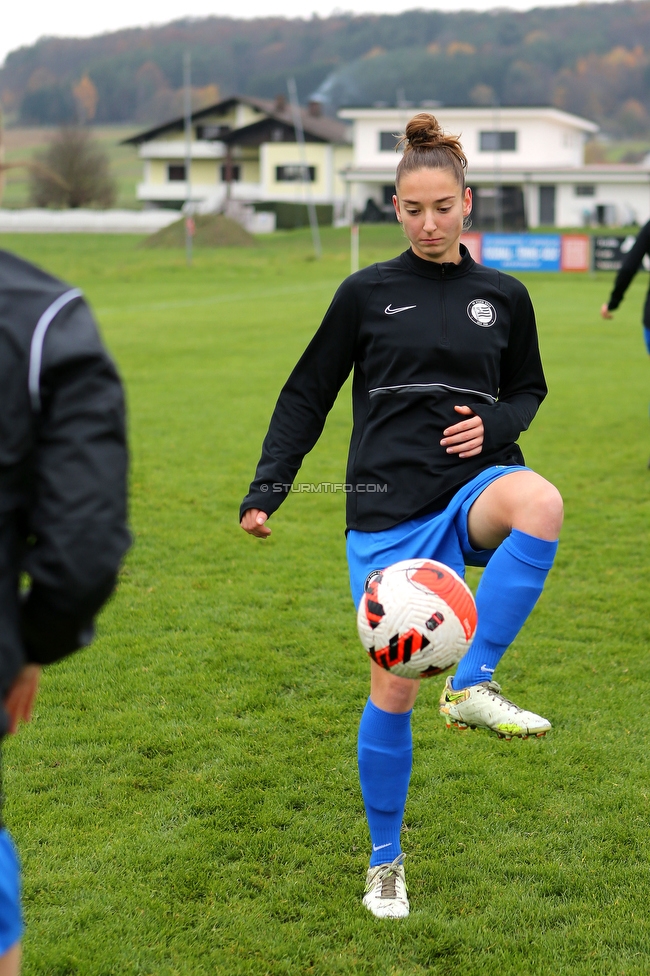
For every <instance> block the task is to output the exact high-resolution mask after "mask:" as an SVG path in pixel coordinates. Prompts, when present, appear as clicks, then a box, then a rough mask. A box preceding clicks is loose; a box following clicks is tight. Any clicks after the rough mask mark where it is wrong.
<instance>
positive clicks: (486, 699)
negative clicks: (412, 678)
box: [440, 677, 551, 739]
mask: <svg viewBox="0 0 650 976" xmlns="http://www.w3.org/2000/svg"><path fill="white" fill-rule="evenodd" d="M451 681H452V679H451V677H449V678H447V681H446V684H445V687H444V691H443V693H442V696H441V698H440V714H441V715H442V716H444V719H445V722H446V723H447V728H448V729H450V728H451V727H452V725H453V726H454V727H455V728H457V729H467V728H470V729H488V730H489V731H490V732H496V734H497V735H498V736H499V737H500V738H501V739H512V737H513V736H517V737H518V738H520V739H527V738H528V736H529V735H536V736H542V735H546V733H547V732H548V731H549V729H550V728H551V723H550V722H549V721H548V719H545V718H542V716H541V715H535V713H534V712H527V711H526V710H525V709H523V708H519V706H518V705H515V703H514V702H511V701H509V700H508V699H507V698H504V697H503V695H502V694H501V685H499V684H497V682H496V681H483V682H481V684H480V685H471V686H470V687H469V688H461V690H460V691H454V689H453V688H452V685H451Z"/></svg>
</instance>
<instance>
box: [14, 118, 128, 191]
mask: <svg viewBox="0 0 650 976" xmlns="http://www.w3.org/2000/svg"><path fill="white" fill-rule="evenodd" d="M36 162H37V163H39V164H40V166H39V167H38V168H35V169H32V170H31V171H30V197H31V200H32V203H33V204H35V206H37V207H62V208H63V207H84V206H88V205H90V204H96V205H98V206H100V207H110V206H111V205H112V203H113V202H114V200H115V183H114V180H113V178H112V176H111V174H110V169H109V162H108V157H107V155H106V153H105V152H104V151H103V150H102V149H101V148H100V147H99V146H98V145H97V143H96V142H95V141H94V140H93V139H92V138H91V136H90V134H89V133H88V132H87V130H85V129H80V128H63V129H60V130H59V132H58V133H57V134H56V135H55V136H54V138H53V139H52V141H51V142H50V144H49V146H48V148H47V149H46V150H45V151H44V152H42V153H40V154H39V155H37V156H36Z"/></svg>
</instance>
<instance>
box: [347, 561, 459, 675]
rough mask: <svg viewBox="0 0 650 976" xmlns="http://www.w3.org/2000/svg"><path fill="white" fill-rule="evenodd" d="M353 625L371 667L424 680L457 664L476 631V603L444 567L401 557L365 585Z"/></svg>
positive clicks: (456, 578)
mask: <svg viewBox="0 0 650 976" xmlns="http://www.w3.org/2000/svg"><path fill="white" fill-rule="evenodd" d="M357 626H358V628H359V637H360V638H361V643H362V644H363V646H364V647H365V649H366V650H367V651H368V654H369V655H370V657H371V658H372V659H373V661H374V662H375V663H376V664H379V665H380V666H381V667H382V668H385V669H386V670H387V671H391V672H392V674H396V675H399V676H400V677H402V678H425V677H430V676H431V675H434V674H440V673H441V672H442V671H446V670H447V668H451V667H453V666H454V665H455V664H457V663H458V661H460V659H461V657H462V656H463V654H464V653H465V651H466V650H467V648H468V647H469V645H470V643H471V641H472V638H473V636H474V632H475V631H476V604H475V603H474V597H473V596H472V593H471V590H470V589H469V587H468V586H467V584H466V583H465V581H464V580H462V579H461V578H460V576H459V575H458V573H455V572H454V570H453V569H450V568H449V566H445V565H444V563H439V562H436V561H435V560H434V559H404V560H402V562H399V563H394V564H393V565H392V566H389V567H388V568H387V569H385V570H383V572H381V573H377V574H376V575H375V576H373V577H371V579H370V580H369V582H368V583H367V584H366V592H365V593H364V594H363V599H362V600H361V603H360V604H359V612H358V614H357Z"/></svg>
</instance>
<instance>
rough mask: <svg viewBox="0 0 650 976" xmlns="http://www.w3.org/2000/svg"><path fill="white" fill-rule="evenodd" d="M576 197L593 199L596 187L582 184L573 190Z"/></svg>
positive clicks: (590, 184)
mask: <svg viewBox="0 0 650 976" xmlns="http://www.w3.org/2000/svg"><path fill="white" fill-rule="evenodd" d="M575 191H576V196H577V197H595V196H596V187H595V186H594V184H593V183H584V184H582V185H579V186H576V188H575Z"/></svg>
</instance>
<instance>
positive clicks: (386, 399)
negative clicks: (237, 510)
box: [241, 247, 546, 532]
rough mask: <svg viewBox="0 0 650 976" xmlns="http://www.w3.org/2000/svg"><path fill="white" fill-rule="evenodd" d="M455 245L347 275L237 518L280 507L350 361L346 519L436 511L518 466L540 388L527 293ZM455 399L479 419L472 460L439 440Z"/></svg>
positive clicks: (388, 522)
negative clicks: (438, 258)
mask: <svg viewBox="0 0 650 976" xmlns="http://www.w3.org/2000/svg"><path fill="white" fill-rule="evenodd" d="M461 254H462V259H461V262H460V264H436V263H434V262H431V261H424V260H423V259H421V258H419V257H417V255H415V254H414V253H413V251H412V250H408V251H405V252H404V253H403V254H400V256H399V257H397V258H394V259H393V260H391V261H385V262H382V263H381V264H375V265H373V266H372V267H369V268H365V269H364V270H363V271H359V272H357V274H354V275H351V276H350V277H349V278H347V279H346V280H345V281H344V282H343V284H342V285H341V286H340V288H339V289H338V291H337V293H336V295H335V296H334V299H333V301H332V304H331V305H330V307H329V309H328V311H327V313H326V315H325V318H324V319H323V322H322V324H321V326H320V328H319V330H318V332H317V333H316V335H315V336H314V338H313V339H312V341H311V342H310V344H309V346H308V347H307V349H306V351H305V353H304V354H303V356H302V357H301V359H300V361H299V362H298V365H297V366H296V368H295V369H294V371H293V372H292V374H291V376H290V377H289V379H288V381H287V383H286V385H285V386H284V388H283V390H282V392H281V393H280V397H279V399H278V402H277V404H276V407H275V410H274V412H273V417H272V419H271V424H270V427H269V431H268V434H267V435H266V438H265V440H264V445H263V448H262V457H261V459H260V462H259V464H258V466H257V472H256V474H255V480H254V481H253V483H252V484H251V486H250V490H249V493H248V495H247V496H246V498H245V499H244V501H243V503H242V506H241V514H242V515H243V513H244V512H245V511H246V510H247V509H249V508H259V509H261V510H262V511H264V512H266V513H267V514H269V515H271V514H272V513H273V512H274V511H276V509H277V508H279V506H280V504H281V503H282V501H283V500H284V498H285V497H286V495H287V492H288V491H289V488H290V486H291V484H292V483H293V480H294V478H295V476H296V474H297V472H298V469H299V468H300V465H301V463H302V460H303V458H304V456H305V455H306V454H307V453H308V452H309V451H310V450H311V449H312V447H313V446H314V444H315V443H316V441H317V440H318V437H319V435H320V433H321V431H322V429H323V425H324V423H325V419H326V417H327V414H328V411H329V410H330V409H331V407H332V405H333V403H334V401H335V399H336V395H337V393H338V391H339V390H340V388H341V386H342V385H343V383H344V382H345V379H346V377H347V376H348V375H349V373H350V370H351V369H352V368H354V381H353V389H352V405H353V416H354V427H353V431H352V439H351V443H350V452H349V457H348V467H347V486H346V491H347V492H348V494H347V525H348V528H349V529H361V530H364V531H369V532H370V531H380V530H383V529H387V528H390V527H391V526H393V525H396V524H398V523H399V522H403V521H406V520H407V519H412V518H416V517H417V516H419V515H424V514H427V513H429V512H433V511H437V510H439V509H441V508H444V506H445V505H446V504H447V503H448V501H449V500H450V498H451V497H452V496H453V494H454V493H455V492H456V491H457V490H458V489H459V488H460V487H462V485H464V484H466V483H467V482H468V481H470V480H471V479H472V478H474V477H475V476H476V475H477V474H478V473H479V472H480V471H483V470H484V469H485V468H487V467H490V466H491V465H493V464H505V465H509V464H522V463H523V457H522V454H521V451H520V450H519V447H518V446H517V445H516V443H515V441H516V440H517V438H518V436H519V434H520V433H521V431H522V430H526V428H527V427H528V425H529V424H530V422H531V420H532V419H533V417H534V415H535V413H536V411H537V408H538V406H539V404H540V403H541V401H542V400H543V399H544V396H545V395H546V383H545V381H544V374H543V371H542V364H541V361H540V356H539V348H538V344H537V331H536V327H535V316H534V312H533V308H532V305H531V301H530V298H529V296H528V292H527V291H526V289H525V287H524V286H523V285H522V284H521V282H519V281H517V280H516V279H515V278H511V277H510V276H509V275H504V274H502V273H500V272H499V271H495V270H493V269H491V268H484V267H482V266H481V265H479V264H476V262H475V261H474V260H473V259H472V257H471V256H470V254H469V252H468V251H467V249H466V248H464V247H461ZM455 405H458V406H465V405H466V406H469V407H471V408H472V410H474V412H475V413H476V414H478V415H479V416H480V417H481V418H482V420H483V423H484V427H485V440H484V444H483V450H482V452H481V453H480V454H479V455H478V456H477V457H472V458H459V457H458V456H457V455H453V454H447V453H446V451H445V448H443V447H441V446H440V439H441V437H442V436H443V434H442V431H443V430H444V429H445V428H446V427H449V426H450V425H452V424H454V423H459V422H460V421H462V420H463V419H464V418H463V416H462V415H461V414H458V413H456V412H455V411H454V406H455Z"/></svg>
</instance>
